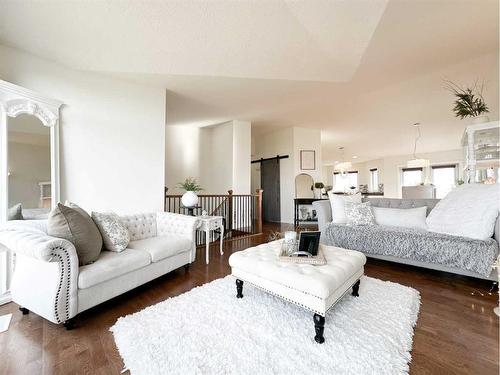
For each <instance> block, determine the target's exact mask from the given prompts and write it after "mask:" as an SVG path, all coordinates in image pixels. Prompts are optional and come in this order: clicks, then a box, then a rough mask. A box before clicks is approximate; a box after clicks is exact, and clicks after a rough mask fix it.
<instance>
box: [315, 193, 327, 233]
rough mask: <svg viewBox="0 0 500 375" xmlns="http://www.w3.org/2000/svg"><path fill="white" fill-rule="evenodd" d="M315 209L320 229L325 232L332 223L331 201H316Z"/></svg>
mask: <svg viewBox="0 0 500 375" xmlns="http://www.w3.org/2000/svg"><path fill="white" fill-rule="evenodd" d="M312 205H313V208H314V209H315V210H316V215H317V216H318V229H319V230H320V231H323V229H325V227H326V224H328V223H329V222H331V221H332V207H331V205H330V201H329V200H322V201H314V202H313V203H312Z"/></svg>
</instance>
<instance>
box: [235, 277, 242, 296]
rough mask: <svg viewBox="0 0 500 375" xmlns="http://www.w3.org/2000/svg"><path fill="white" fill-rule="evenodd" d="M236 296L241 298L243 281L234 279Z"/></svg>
mask: <svg viewBox="0 0 500 375" xmlns="http://www.w3.org/2000/svg"><path fill="white" fill-rule="evenodd" d="M236 298H243V281H242V280H240V279H236Z"/></svg>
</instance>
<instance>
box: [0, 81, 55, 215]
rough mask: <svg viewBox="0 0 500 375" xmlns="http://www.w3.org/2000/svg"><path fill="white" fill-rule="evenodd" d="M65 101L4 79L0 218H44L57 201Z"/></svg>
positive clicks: (0, 112) (0, 117)
mask: <svg viewBox="0 0 500 375" xmlns="http://www.w3.org/2000/svg"><path fill="white" fill-rule="evenodd" d="M61 105H62V102H60V101H58V100H54V99H51V98H48V97H46V96H45V95H42V94H39V93H36V92H34V91H31V90H28V89H25V88H23V87H20V86H17V85H14V84H11V83H9V82H5V81H0V156H1V157H0V162H1V164H0V191H1V196H0V221H2V222H5V221H8V220H20V219H43V218H46V217H47V214H48V212H49V211H50V209H51V208H52V207H53V206H54V205H55V204H57V202H58V201H59V108H60V107H61Z"/></svg>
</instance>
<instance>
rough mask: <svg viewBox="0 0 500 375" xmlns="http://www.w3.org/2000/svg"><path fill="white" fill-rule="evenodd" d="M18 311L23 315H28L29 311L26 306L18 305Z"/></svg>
mask: <svg viewBox="0 0 500 375" xmlns="http://www.w3.org/2000/svg"><path fill="white" fill-rule="evenodd" d="M19 311H21V312H22V313H23V315H28V314H29V313H30V311H29V310H28V309H27V308H26V307H21V306H19Z"/></svg>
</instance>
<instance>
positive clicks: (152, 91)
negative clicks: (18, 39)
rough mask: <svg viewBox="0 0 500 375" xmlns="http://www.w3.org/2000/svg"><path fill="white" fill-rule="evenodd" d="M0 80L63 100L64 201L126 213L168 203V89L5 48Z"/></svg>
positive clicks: (159, 207) (1, 49)
mask: <svg viewBox="0 0 500 375" xmlns="http://www.w3.org/2000/svg"><path fill="white" fill-rule="evenodd" d="M0 78H1V79H3V80H6V81H9V82H12V83H15V84H17V85H20V86H23V87H26V88H28V89H31V90H34V91H38V92H41V93H43V94H45V95H48V96H50V97H53V98H55V99H59V100H62V101H63V102H64V103H65V104H64V106H63V108H62V110H61V199H62V200H65V199H69V200H71V201H74V202H76V203H78V204H80V205H81V206H82V207H83V208H85V209H88V210H100V211H104V210H114V211H116V212H118V213H121V214H123V213H133V212H148V211H155V210H162V209H163V186H164V182H165V177H164V173H165V168H164V163H165V150H164V144H165V98H166V92H165V90H164V89H159V88H152V87H147V86H142V85H138V84H134V83H130V82H126V81H122V80H118V79H114V78H110V77H107V76H104V75H101V74H97V73H84V72H80V71H76V70H72V69H68V68H66V67H64V66H62V65H59V64H56V63H54V62H51V61H48V60H44V59H40V58H37V57H35V56H33V55H30V54H27V53H24V52H21V51H18V50H14V49H11V48H7V47H3V46H0Z"/></svg>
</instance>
